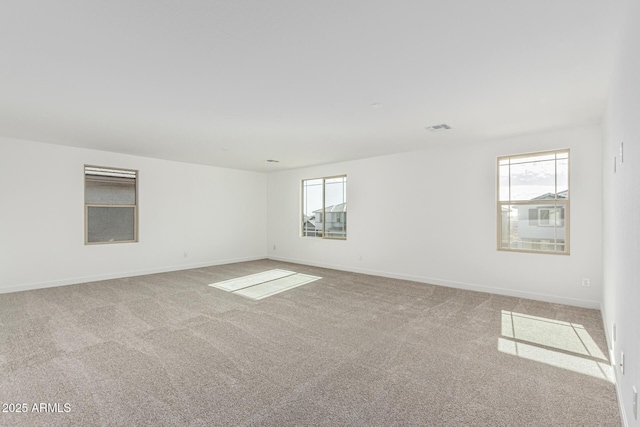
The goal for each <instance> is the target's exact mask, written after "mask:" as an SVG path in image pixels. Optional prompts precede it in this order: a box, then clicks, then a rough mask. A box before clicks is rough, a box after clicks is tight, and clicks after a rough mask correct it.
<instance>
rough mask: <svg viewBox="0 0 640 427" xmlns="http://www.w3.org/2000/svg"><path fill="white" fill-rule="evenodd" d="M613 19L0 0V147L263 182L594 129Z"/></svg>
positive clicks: (546, 11) (353, 4)
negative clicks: (267, 176) (247, 174)
mask: <svg viewBox="0 0 640 427" xmlns="http://www.w3.org/2000/svg"><path fill="white" fill-rule="evenodd" d="M619 15H620V7H618V6H617V1H616V0H614V1H611V0H560V1H559V0H537V1H533V2H521V1H513V0H485V1H477V0H467V1H456V0H447V1H445V0H442V1H427V0H421V1H393V2H392V1H388V0H386V1H375V0H374V1H372V0H367V1H344V0H340V1H336V0H326V1H293V0H291V1H278V0H276V1H257V0H246V1H240V0H230V1H205V0H200V1H196V0H153V1H152V0H128V1H114V0H110V1H82V0H75V1H71V0H58V1H55V2H53V1H49V0H40V1H27V0H20V1H14V0H3V1H2V2H1V3H0V61H1V66H0V136H7V137H15V138H22V139H30V140H35V141H41V142H49V143H56V144H64V145H71V146H78V147H87V148H93V149H99V150H106V151H115V152H121V153H129V154H135V155H140V156H147V157H156V158H163V159H172V160H178V161H185V162H193V163H203V164H210V165H216V166H222V167H231V168H239V169H247V170H255V171H271V170H283V169H290V168H295V167H303V166H309V165H315V164H323V163H331V162H337V161H342V160H350V159H357V158H364V157H372V156H377V155H383V154H389V153H396V152H404V151H411V150H418V149H422V148H426V147H429V146H430V145H433V144H463V143H481V142H482V141H484V140H488V139H493V138H500V137H504V136H508V135H514V134H520V133H526V132H531V131H537V130H542V129H551V128H557V127H563V126H570V125H576V124H582V123H587V122H594V121H598V120H600V117H601V115H602V112H603V109H604V105H605V100H606V96H607V89H608V83H609V80H610V63H611V57H612V55H613V53H614V52H613V51H614V49H615V45H616V43H615V37H616V34H615V30H616V27H617V26H616V23H617V22H618V19H619ZM376 103H377V104H381V106H380V105H379V106H377V107H378V108H373V107H372V104H376ZM440 123H447V124H449V125H450V126H451V127H452V130H450V131H446V132H440V133H438V132H429V131H427V130H425V127H426V126H430V125H436V124H440ZM267 159H277V160H279V161H280V163H267V162H266V160H267Z"/></svg>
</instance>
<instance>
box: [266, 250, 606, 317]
mask: <svg viewBox="0 0 640 427" xmlns="http://www.w3.org/2000/svg"><path fill="white" fill-rule="evenodd" d="M268 259H272V260H274V261H283V262H291V263H294V264H304V265H312V266H314V267H322V268H330V269H333V270H341V271H349V272H352V273H362V274H369V275H372V276H381V277H388V278H391V279H400V280H410V281H413V282H420V283H429V284H432V285H439V286H446V287H448V288H456V289H465V290H469V291H477V292H487V293H491V294H498V295H506V296H510V297H516V298H526V299H532V300H537V301H544V302H550V303H553V304H564V305H571V306H575V307H582V308H590V309H595V310H599V309H600V302H599V301H589V300H582V299H577V298H566V297H560V296H556V295H547V294H538V293H535V292H525V291H516V290H511V289H504V288H496V287H491V286H483V285H476V284H472V283H463V282H453V281H450V280H443V279H437V278H433V277H422V276H412V275H408V274H401V273H394V272H388V271H379V270H370V269H366V268H357V267H351V266H345V265H333V264H325V263H317V262H310V261H307V260H301V259H295V258H286V257H278V256H268Z"/></svg>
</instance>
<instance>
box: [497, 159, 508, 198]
mask: <svg viewBox="0 0 640 427" xmlns="http://www.w3.org/2000/svg"><path fill="white" fill-rule="evenodd" d="M498 179H500V195H499V199H498V200H500V201H501V202H506V201H508V200H509V165H502V166H500V177H499V178H498Z"/></svg>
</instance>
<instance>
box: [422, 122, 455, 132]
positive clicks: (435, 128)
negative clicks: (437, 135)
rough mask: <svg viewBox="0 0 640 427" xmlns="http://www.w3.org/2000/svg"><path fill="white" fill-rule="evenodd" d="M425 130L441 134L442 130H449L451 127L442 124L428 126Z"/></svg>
mask: <svg viewBox="0 0 640 427" xmlns="http://www.w3.org/2000/svg"><path fill="white" fill-rule="evenodd" d="M425 129H427V130H430V131H431V132H442V131H443V130H449V129H451V126H449V125H448V124H446V123H443V124H441V125H434V126H429V127H426V128H425Z"/></svg>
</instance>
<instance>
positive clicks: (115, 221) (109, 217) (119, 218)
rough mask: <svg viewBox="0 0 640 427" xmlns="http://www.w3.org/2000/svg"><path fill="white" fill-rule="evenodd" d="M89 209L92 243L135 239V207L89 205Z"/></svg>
mask: <svg viewBox="0 0 640 427" xmlns="http://www.w3.org/2000/svg"><path fill="white" fill-rule="evenodd" d="M87 209H88V212H87V240H88V241H89V242H90V243H96V242H122V241H132V240H135V208H133V207H102V206H100V207H98V206H89V207H88V208H87Z"/></svg>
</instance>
